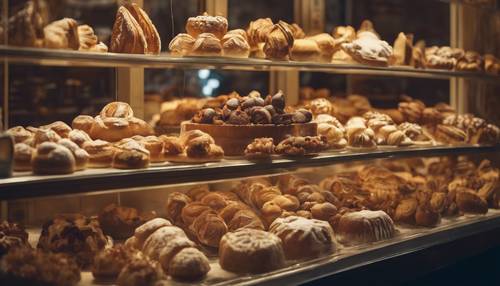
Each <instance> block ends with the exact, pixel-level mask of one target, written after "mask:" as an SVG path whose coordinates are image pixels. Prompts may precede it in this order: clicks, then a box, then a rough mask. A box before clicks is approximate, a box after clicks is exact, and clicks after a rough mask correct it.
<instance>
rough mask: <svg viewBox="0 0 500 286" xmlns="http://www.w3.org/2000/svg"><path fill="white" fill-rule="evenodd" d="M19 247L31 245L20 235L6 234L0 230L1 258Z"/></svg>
mask: <svg viewBox="0 0 500 286" xmlns="http://www.w3.org/2000/svg"><path fill="white" fill-rule="evenodd" d="M17 248H31V246H30V245H29V243H27V242H25V241H23V240H22V239H20V238H19V237H16V236H10V235H5V234H4V233H3V232H0V258H2V256H4V255H5V254H7V253H8V252H10V251H13V250H14V249H17Z"/></svg>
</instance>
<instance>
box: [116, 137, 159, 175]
mask: <svg viewBox="0 0 500 286" xmlns="http://www.w3.org/2000/svg"><path fill="white" fill-rule="evenodd" d="M149 162H150V153H149V151H148V150H147V149H146V148H144V147H143V145H141V144H140V143H138V142H137V141H135V140H128V141H126V142H124V143H121V144H116V145H115V152H114V155H113V162H112V163H111V166H112V167H113V168H117V169H141V168H146V167H148V166H149Z"/></svg>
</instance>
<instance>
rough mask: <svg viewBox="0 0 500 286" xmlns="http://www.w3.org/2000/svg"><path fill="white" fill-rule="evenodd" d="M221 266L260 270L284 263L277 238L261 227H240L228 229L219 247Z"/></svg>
mask: <svg viewBox="0 0 500 286" xmlns="http://www.w3.org/2000/svg"><path fill="white" fill-rule="evenodd" d="M219 264H220V266H221V267H222V269H224V270H227V271H231V272H236V273H263V272H268V271H272V270H276V269H279V268H281V267H284V265H285V255H284V252H283V246H282V243H281V240H280V239H279V237H277V236H276V235H274V234H272V233H269V232H265V231H262V230H256V229H249V228H242V229H238V230H237V231H235V232H228V233H227V234H226V235H224V237H222V239H221V241H220V246H219Z"/></svg>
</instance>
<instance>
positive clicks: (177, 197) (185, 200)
mask: <svg viewBox="0 0 500 286" xmlns="http://www.w3.org/2000/svg"><path fill="white" fill-rule="evenodd" d="M190 202H191V198H190V197H188V196H187V195H185V194H183V193H179V192H174V193H171V194H170V195H169V196H168V198H167V202H166V204H165V209H166V213H167V218H168V219H169V220H170V221H172V222H173V223H174V224H176V225H182V224H183V220H182V210H183V209H184V207H185V206H186V205H188V204H189V203H190Z"/></svg>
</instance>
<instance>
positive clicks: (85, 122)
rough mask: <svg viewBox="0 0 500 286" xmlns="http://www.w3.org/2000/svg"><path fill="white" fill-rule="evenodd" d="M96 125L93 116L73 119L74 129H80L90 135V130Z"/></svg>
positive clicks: (79, 116) (81, 116)
mask: <svg viewBox="0 0 500 286" xmlns="http://www.w3.org/2000/svg"><path fill="white" fill-rule="evenodd" d="M94 123H95V120H94V118H93V117H92V116H88V115H78V116H77V117H75V119H73V122H72V123H71V126H72V127H73V129H80V130H82V131H84V132H85V133H87V134H89V133H90V129H91V128H92V125H94Z"/></svg>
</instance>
